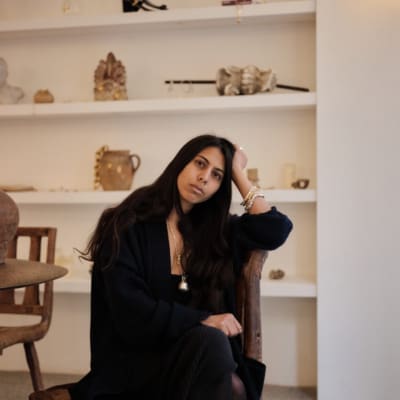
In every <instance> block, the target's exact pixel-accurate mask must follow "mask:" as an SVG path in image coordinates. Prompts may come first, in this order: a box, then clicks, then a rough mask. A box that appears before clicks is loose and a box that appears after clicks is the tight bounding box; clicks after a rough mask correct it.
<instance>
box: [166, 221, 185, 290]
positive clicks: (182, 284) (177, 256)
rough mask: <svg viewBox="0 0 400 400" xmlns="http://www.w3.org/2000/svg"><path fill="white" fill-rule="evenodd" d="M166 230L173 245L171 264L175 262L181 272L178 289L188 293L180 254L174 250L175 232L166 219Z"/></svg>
mask: <svg viewBox="0 0 400 400" xmlns="http://www.w3.org/2000/svg"><path fill="white" fill-rule="evenodd" d="M167 228H168V230H169V231H170V232H171V237H172V245H173V250H174V252H173V257H172V264H174V262H175V261H176V264H177V265H178V267H179V268H180V269H181V270H182V275H181V281H180V282H179V285H178V289H179V290H182V291H183V292H187V291H189V285H188V282H187V279H186V278H187V277H186V274H185V273H184V272H183V267H182V253H181V252H178V251H177V248H176V242H177V240H176V236H175V232H174V230H173V229H172V227H171V225H170V224H169V221H168V219H167Z"/></svg>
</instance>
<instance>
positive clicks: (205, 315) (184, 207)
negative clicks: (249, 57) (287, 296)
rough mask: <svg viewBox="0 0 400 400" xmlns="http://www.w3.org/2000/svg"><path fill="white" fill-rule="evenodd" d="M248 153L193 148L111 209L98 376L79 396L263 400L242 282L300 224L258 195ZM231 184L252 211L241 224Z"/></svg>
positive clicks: (100, 235) (94, 323) (99, 271)
mask: <svg viewBox="0 0 400 400" xmlns="http://www.w3.org/2000/svg"><path fill="white" fill-rule="evenodd" d="M246 164H247V157H246V155H245V153H244V152H243V149H241V148H235V146H234V145H233V144H232V143H231V142H229V141H228V140H226V139H223V138H219V137H216V136H214V135H202V136H198V137H196V138H194V139H192V140H190V141H189V142H188V143H187V144H185V145H184V146H183V147H182V148H181V150H180V151H179V152H178V153H177V155H176V156H175V158H174V159H173V160H172V161H171V162H170V163H169V165H168V166H167V168H166V169H165V171H164V172H163V173H162V174H161V176H160V177H159V178H158V179H157V180H156V181H155V182H154V183H153V184H152V185H149V186H146V187H143V188H140V189H137V190H136V191H134V192H133V193H132V194H130V195H129V196H128V197H127V198H126V199H125V200H124V201H123V202H122V203H121V204H120V205H118V206H116V207H114V208H110V209H107V210H105V211H104V213H103V215H102V216H101V218H100V221H99V223H98V226H97V228H96V230H95V232H94V234H93V237H92V239H91V241H90V242H89V245H88V247H87V249H86V251H85V253H84V257H85V258H86V259H88V260H90V261H93V273H92V297H91V371H90V373H89V374H88V375H87V376H86V377H84V378H83V379H82V380H81V381H80V382H79V383H78V384H77V385H75V387H74V388H73V389H72V390H71V394H72V398H73V399H97V400H100V399H101V400H106V399H110V400H111V399H113V400H114V399H115V400H116V399H121V400H122V399H124V400H125V399H131V400H132V399H151V400H153V399H154V400H156V399H163V400H164V399H167V400H168V399H171V400H172V399H173V400H184V399H188V400H189V399H190V400H192V399H202V400H204V399H207V400H212V399H223V400H228V399H247V400H252V399H255V398H257V397H258V396H259V395H257V393H256V390H255V388H254V387H253V383H252V380H251V378H250V379H249V376H250V375H249V373H248V371H246V365H245V363H244V360H243V357H242V356H241V353H240V343H239V336H238V335H239V334H240V332H241V330H242V328H241V326H240V323H239V322H238V320H237V319H236V317H235V315H234V311H233V310H234V291H233V287H234V282H235V277H236V276H237V274H238V273H239V271H240V268H241V266H242V264H243V262H244V260H245V258H246V255H247V253H248V251H249V250H251V249H254V248H263V249H267V250H272V249H275V248H277V247H279V246H280V245H281V244H283V243H284V241H285V240H286V238H287V236H288V234H289V233H290V231H291V229H292V224H291V222H290V220H289V219H288V218H287V217H286V216H285V215H283V214H281V213H279V212H278V211H277V210H276V209H275V208H274V207H272V208H271V207H270V206H269V205H268V203H267V202H266V201H265V199H264V198H263V195H262V193H261V192H260V191H258V190H256V188H253V187H252V186H251V183H250V182H249V181H248V179H247V177H246V174H245V172H244V168H245V166H246ZM232 181H233V182H234V184H235V185H236V186H237V188H238V189H239V191H240V193H241V195H242V196H243V199H244V200H243V203H242V204H243V205H244V206H245V209H246V211H247V212H246V213H245V214H244V215H243V216H240V217H238V216H231V215H230V214H229V208H230V204H231V186H232Z"/></svg>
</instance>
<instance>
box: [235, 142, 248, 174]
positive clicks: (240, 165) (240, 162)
mask: <svg viewBox="0 0 400 400" xmlns="http://www.w3.org/2000/svg"><path fill="white" fill-rule="evenodd" d="M235 149H236V151H235V154H234V155H233V160H232V169H233V172H238V171H243V170H244V169H245V168H246V165H247V155H246V153H245V152H244V150H243V147H239V146H238V145H237V144H235Z"/></svg>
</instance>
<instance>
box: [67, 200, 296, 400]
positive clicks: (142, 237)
mask: <svg viewBox="0 0 400 400" xmlns="http://www.w3.org/2000/svg"><path fill="white" fill-rule="evenodd" d="M229 226H230V237H229V240H230V248H231V249H232V259H233V264H234V269H235V271H236V272H239V271H240V268H241V267H242V265H243V263H244V261H245V260H246V258H247V255H248V252H249V251H250V250H253V249H265V250H274V249H276V248H277V247H279V246H280V245H282V244H283V243H284V242H285V240H286V238H287V237H288V235H289V233H290V231H291V229H292V223H291V221H290V220H289V219H288V218H287V216H285V215H284V214H282V213H280V212H279V211H278V210H277V209H276V208H275V207H273V208H272V209H271V210H270V211H268V212H266V213H262V214H243V215H242V216H237V215H233V216H231V218H230V224H229ZM103 252H104V255H105V256H107V255H108V253H107V252H108V250H107V247H106V246H105V247H104V248H103ZM171 279H172V281H173V282H174V280H177V279H178V278H177V277H171V265H170V249H169V242H168V232H167V227H166V223H165V221H163V222H154V223H151V222H146V223H136V224H133V225H131V226H130V227H129V228H128V229H127V230H126V231H125V232H124V233H123V234H122V235H121V242H120V251H119V254H118V256H117V257H116V259H115V262H114V263H113V265H112V266H110V267H108V268H104V269H100V268H97V267H96V265H94V266H93V273H92V291H91V371H90V373H89V374H88V375H87V376H86V377H85V378H84V379H82V380H81V381H80V383H79V384H78V385H77V386H76V388H75V389H74V391H73V393H72V395H73V398H74V399H75V398H84V399H85V400H91V399H93V398H94V397H95V396H96V395H99V394H103V393H120V392H121V391H125V390H128V388H129V390H135V385H142V384H143V382H146V381H148V376H149V373H150V372H149V371H152V370H153V369H154V368H153V367H154V364H156V363H157V362H158V359H159V353H160V350H162V349H163V348H165V345H168V343H170V342H171V341H174V340H176V339H177V338H178V337H180V336H181V335H182V334H183V333H184V332H186V331H187V330H188V329H190V328H191V327H193V326H195V325H197V324H199V323H200V321H202V320H204V319H206V318H207V317H208V316H209V315H210V313H209V312H208V311H206V310H197V309H194V308H192V307H189V306H187V305H186V304H187V301H188V299H187V298H186V297H185V296H186V295H187V296H190V294H186V295H185V293H177V291H176V287H175V290H174V288H172V290H171ZM176 283H177V282H176ZM227 299H228V300H229V299H230V300H231V301H228V302H227V304H226V307H227V310H226V312H231V313H235V310H234V290H233V288H232V290H231V292H230V293H229V296H227ZM237 356H238V355H237ZM76 393H79V394H80V395H76ZM82 393H84V395H82Z"/></svg>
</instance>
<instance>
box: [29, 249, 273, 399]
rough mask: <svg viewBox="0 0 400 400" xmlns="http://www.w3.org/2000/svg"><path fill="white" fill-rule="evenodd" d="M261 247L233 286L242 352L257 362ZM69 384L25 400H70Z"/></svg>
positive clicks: (260, 342)
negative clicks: (240, 329)
mask: <svg viewBox="0 0 400 400" xmlns="http://www.w3.org/2000/svg"><path fill="white" fill-rule="evenodd" d="M267 254H268V252H267V251H265V250H254V251H252V252H251V254H250V257H249V260H248V262H247V263H246V265H245V267H244V268H243V274H242V277H241V279H240V280H239V281H238V285H237V294H236V295H237V309H238V310H237V311H238V316H239V320H240V322H241V324H242V327H243V346H244V354H245V355H246V356H247V357H249V358H254V359H256V360H258V361H261V359H262V337H261V312H260V279H261V272H262V268H263V266H264V263H265V260H266V258H267ZM71 386H73V383H67V384H64V385H57V386H53V387H51V388H48V389H46V390H42V391H39V392H34V393H32V394H31V395H30V396H29V400H71V397H70V395H69V391H68V388H69V387H71Z"/></svg>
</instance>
